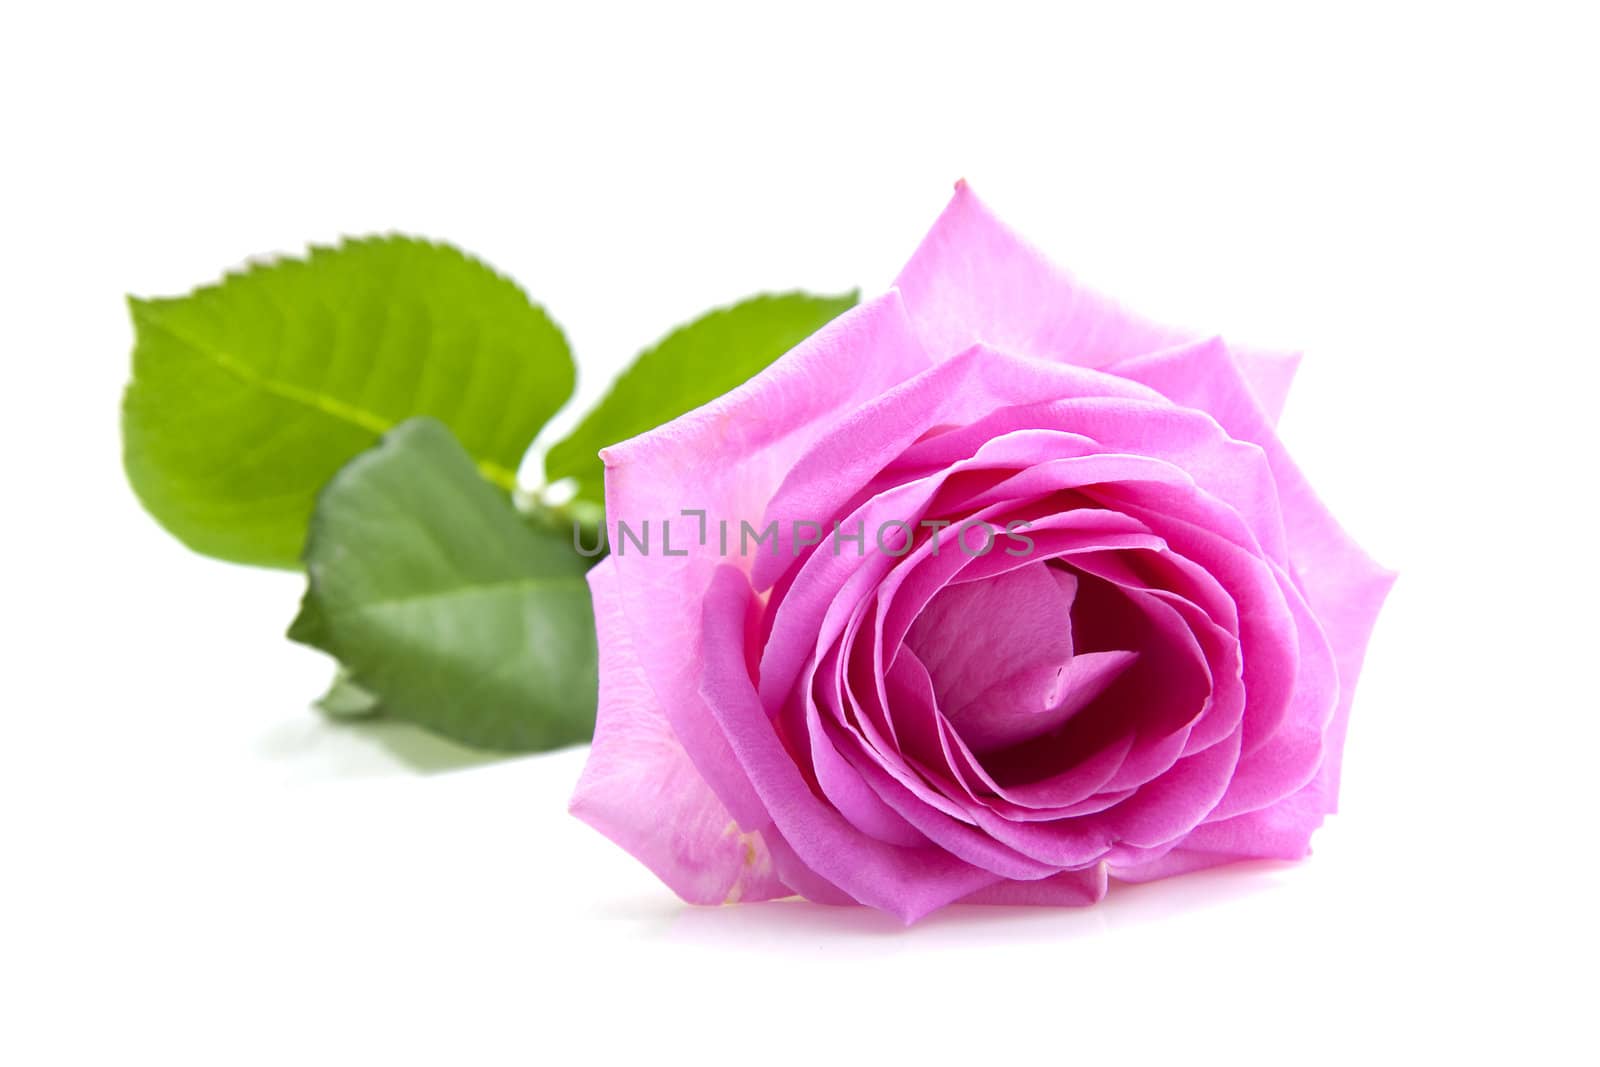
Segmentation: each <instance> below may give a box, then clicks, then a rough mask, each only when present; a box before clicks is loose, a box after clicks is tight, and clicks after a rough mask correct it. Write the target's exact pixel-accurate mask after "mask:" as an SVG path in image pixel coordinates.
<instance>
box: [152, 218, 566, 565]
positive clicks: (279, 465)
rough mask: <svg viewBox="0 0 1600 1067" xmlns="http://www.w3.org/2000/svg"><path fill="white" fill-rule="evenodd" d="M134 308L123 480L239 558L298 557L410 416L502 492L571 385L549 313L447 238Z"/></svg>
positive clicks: (279, 270) (161, 514) (355, 252)
mask: <svg viewBox="0 0 1600 1067" xmlns="http://www.w3.org/2000/svg"><path fill="white" fill-rule="evenodd" d="M129 303H130V308H131V310H132V313H133V322H134V329H135V333H136V342H135V347H134V352H133V381H132V382H131V383H130V384H129V386H128V391H127V395H126V397H125V398H124V401H123V420H122V431H123V461H124V464H125V466H126V468H127V472H128V478H129V480H130V481H131V482H132V483H133V488H134V491H135V492H137V493H138V495H139V499H140V500H141V501H143V503H144V506H145V507H146V508H147V509H148V510H149V511H150V513H151V514H152V515H154V516H155V517H156V519H157V520H159V521H160V522H161V524H162V525H163V526H165V527H166V528H167V529H168V530H170V531H171V532H172V533H173V534H174V535H176V536H177V537H178V538H179V539H180V540H181V541H183V542H184V543H185V544H187V545H188V546H189V547H191V548H193V549H195V550H196V551H199V552H204V553H206V554H208V555H212V556H217V557H220V558H222V559H228V560H235V561H237V562H241V563H258V564H265V565H269V566H278V567H293V566H295V565H296V564H297V563H298V561H299V557H300V550H301V547H302V545H303V544H304V541H305V532H306V522H307V520H308V519H309V517H310V515H311V508H312V504H313V501H314V500H315V498H316V494H317V491H318V490H319V489H321V488H322V486H323V485H324V484H325V483H326V482H327V480H328V479H329V478H330V477H331V476H332V475H333V473H334V472H335V471H337V470H338V469H339V468H340V467H341V466H342V465H343V464H344V463H345V462H346V461H347V460H349V459H350V457H352V456H354V455H356V454H357V453H358V452H361V451H362V450H363V449H366V448H368V447H370V446H371V445H372V444H373V443H374V442H375V441H377V439H378V437H379V436H380V435H382V434H383V433H384V432H386V431H387V430H389V429H390V428H391V427H393V426H394V425H396V424H397V423H399V422H401V421H403V420H405V419H407V418H410V417H411V416H413V415H432V416H434V417H436V418H438V419H440V420H441V421H443V422H445V423H446V424H448V425H449V426H450V427H451V429H452V430H453V431H454V432H455V434H456V436H457V438H458V439H459V440H460V441H461V442H462V444H463V445H464V446H465V448H466V450H467V452H468V453H469V454H470V455H471V456H472V458H473V460H474V462H475V463H476V465H477V468H478V470H479V471H480V472H481V473H482V474H483V475H484V476H485V477H487V478H488V479H489V480H490V481H493V482H495V483H496V484H498V485H500V486H501V487H502V488H505V489H510V488H511V487H512V485H513V484H514V481H515V475H516V469H517V466H518V464H519V463H520V462H521V460H522V456H523V454H524V453H525V452H526V451H527V448H528V445H529V444H530V443H531V442H532V440H533V437H534V435H535V434H536V433H538V431H539V428H540V427H541V426H543V425H544V423H545V422H546V421H547V420H548V419H549V417H550V416H551V415H552V414H554V413H555V411H556V409H557V408H559V407H560V406H561V405H562V404H563V403H564V402H565V401H566V399H567V398H568V397H569V396H570V395H571V393H572V384H573V366H572V358H571V355H570V353H569V352H568V349H567V343H566V340H565V339H564V338H563V337H562V335H561V331H560V330H559V329H557V328H556V326H555V325H554V323H552V322H551V321H550V319H549V318H548V317H547V316H546V315H545V313H544V311H543V310H542V309H540V308H539V307H537V306H536V305H534V304H532V303H530V302H529V301H528V298H527V296H526V295H525V294H524V293H523V292H522V290H521V289H519V288H518V287H517V286H516V285H515V284H514V283H513V282H511V281H509V280H507V279H506V278H503V277H501V276H500V275H498V274H496V273H495V272H494V271H492V270H490V269H489V268H488V267H486V266H484V265H483V264H482V263H480V262H479V261H477V260H475V259H472V258H471V257H469V256H466V255H464V254H463V253H461V252H459V251H457V250H456V249H454V248H451V247H448V246H446V245H439V244H431V243H428V242H425V241H419V240H414V239H411V238H404V237H377V238H367V239H362V240H353V241H348V242H346V243H344V244H342V245H340V246H339V247H338V248H332V249H330V248H318V249H313V250H312V252H311V254H310V256H309V258H307V259H304V260H299V259H284V260H279V261H277V262H273V263H270V264H266V265H258V266H253V267H251V268H249V269H247V270H245V271H244V272H242V273H238V274H233V275H229V276H228V277H227V278H225V279H224V280H223V281H222V282H221V283H220V284H218V285H214V286H208V287H206V288H202V289H197V290H196V291H194V292H193V293H191V294H190V295H188V296H185V297H180V298H176V299H163V300H131V301H130V302H129Z"/></svg>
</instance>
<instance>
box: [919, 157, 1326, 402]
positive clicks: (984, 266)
mask: <svg viewBox="0 0 1600 1067" xmlns="http://www.w3.org/2000/svg"><path fill="white" fill-rule="evenodd" d="M895 285H896V286H897V287H898V288H899V289H900V291H901V293H902V294H903V295H904V297H905V301H906V308H907V309H908V310H909V312H910V314H911V318H912V321H913V322H914V323H916V328H917V335H918V336H919V337H921V338H922V343H923V345H924V347H925V348H926V349H927V351H928V353H929V355H931V356H932V357H933V358H934V359H935V360H939V359H948V358H949V357H951V356H953V355H955V354H956V353H957V352H960V351H962V350H964V349H966V348H967V347H968V346H970V345H973V344H976V343H979V342H982V343H984V344H988V345H993V346H994V347H996V348H1000V349H1004V350H1005V351H1008V352H1012V353H1015V354H1016V355H1021V356H1032V357H1034V358H1038V359H1052V360H1060V361H1062V362H1067V363H1076V364H1080V365H1082V366H1085V367H1105V366H1108V365H1109V364H1112V363H1115V362H1116V361H1118V360H1120V359H1127V358H1130V357H1134V356H1139V355H1143V354H1144V353H1147V352H1153V351H1156V350H1158V349H1162V348H1167V347H1169V346H1171V345H1175V344H1181V343H1183V342H1186V341H1192V340H1195V339H1196V338H1197V337H1200V336H1203V334H1202V333H1199V332H1197V331H1193V330H1182V329H1177V328H1174V327H1169V326H1163V325H1160V324H1158V323H1154V322H1150V321H1148V320H1146V319H1144V318H1142V317H1140V316H1137V315H1135V314H1133V313H1132V312H1129V311H1127V310H1126V309H1124V308H1123V307H1121V306H1120V305H1119V304H1117V303H1116V302H1115V301H1114V300H1112V299H1110V298H1109V297H1107V296H1104V295H1102V294H1100V293H1098V292H1096V291H1094V290H1093V289H1091V288H1089V287H1088V286H1085V285H1083V284H1082V283H1080V282H1079V281H1077V280H1076V279H1075V278H1073V277H1072V276H1071V275H1070V274H1068V273H1067V272H1066V271H1064V270H1062V269H1060V268H1059V267H1057V266H1055V265H1054V264H1053V263H1051V262H1050V261H1049V260H1047V259H1046V258H1045V257H1044V256H1043V255H1042V254H1041V253H1039V252H1038V251H1037V250H1035V249H1034V248H1033V247H1032V246H1031V245H1029V244H1028V243H1027V242H1026V241H1024V240H1023V239H1022V238H1020V237H1019V236H1017V235H1016V234H1015V233H1014V232H1013V231H1012V230H1011V229H1010V228H1009V227H1007V226H1006V225H1005V224H1004V223H1002V222H1000V220H999V219H997V218H995V216H994V215H993V214H991V213H990V211H989V209H988V208H987V207H985V206H984V205H983V203H982V202H981V201H979V199H978V197H977V196H976V195H975V194H974V193H973V192H972V190H971V189H970V188H968V186H967V184H966V183H965V182H960V183H958V184H957V185H956V191H955V195H954V196H953V197H952V198H951V200H950V203H949V205H948V206H947V207H946V208H945V210H944V213H943V214H942V215H940V216H939V219H938V221H936V222H935V223H934V224H933V229H931V230H930V231H929V232H928V235H927V236H926V237H924V238H923V240H922V244H921V245H919V246H918V247H917V250H916V252H915V253H914V254H913V255H912V257H911V261H910V262H909V263H907V264H906V266H905V268H904V269H903V270H902V271H901V272H900V277H899V278H898V279H897V280H896V281H895ZM1238 353H1239V359H1240V363H1241V365H1242V367H1243V369H1244V372H1245V374H1246V376H1247V378H1248V379H1249V382H1250V387H1251V389H1252V390H1253V392H1254V393H1255V395H1256V397H1257V398H1258V399H1259V400H1260V402H1261V404H1262V406H1263V408H1264V410H1265V411H1266V412H1268V413H1269V418H1270V419H1271V420H1272V421H1273V422H1276V421H1277V418H1278V415H1279V413H1280V412H1281V411H1282V410H1283V402H1284V399H1285V398H1286V397H1287V395H1288V391H1289V383H1290V381H1291V380H1292V379H1293V377H1294V371H1295V367H1296V365H1297V364H1298V362H1299V355H1298V353H1292V352H1277V351H1272V350H1268V349H1256V348H1247V349H1245V348H1242V349H1238Z"/></svg>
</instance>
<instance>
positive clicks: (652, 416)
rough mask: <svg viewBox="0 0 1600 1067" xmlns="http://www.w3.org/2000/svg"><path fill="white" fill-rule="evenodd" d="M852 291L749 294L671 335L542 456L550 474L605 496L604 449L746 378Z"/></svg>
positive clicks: (585, 492) (587, 495) (848, 300)
mask: <svg viewBox="0 0 1600 1067" xmlns="http://www.w3.org/2000/svg"><path fill="white" fill-rule="evenodd" d="M856 296H857V294H855V293H847V294H845V295H844V296H831V297H828V296H812V295H810V294H807V293H783V294H780V295H770V294H769V295H762V296H755V297H751V298H750V299H748V300H745V301H743V302H742V303H738V304H734V305H733V306H732V307H726V308H719V309H718V310H716V311H712V312H710V313H708V314H706V315H703V316H701V317H700V318H698V319H696V320H695V321H694V322H691V323H689V324H688V325H687V326H680V327H679V328H678V329H676V330H674V331H673V332H672V333H670V334H668V335H667V336H666V337H665V338H663V339H662V341H661V342H660V343H659V344H657V345H656V346H655V347H654V348H651V349H648V350H647V351H645V352H643V353H642V354H640V355H639V357H638V358H637V359H635V360H634V361H633V365H632V366H630V367H629V368H628V369H627V370H626V371H624V372H623V373H622V376H621V377H620V378H618V379H617V381H616V384H614V385H613V386H612V387H611V391H610V392H608V393H607V394H606V395H605V398H604V399H602V400H601V401H600V403H599V405H598V406H597V407H596V408H595V409H594V410H593V411H591V412H589V414H588V415H587V416H586V417H585V418H584V420H583V421H582V422H581V423H579V424H578V427H577V429H575V430H573V431H572V432H571V433H570V434H568V435H567V437H566V438H565V439H564V440H562V441H560V442H559V443H557V444H555V445H553V446H552V447H551V448H550V451H549V453H548V454H547V455H546V456H545V460H544V470H545V477H546V478H547V479H548V480H549V481H551V482H555V481H559V480H561V479H564V478H575V479H577V483H578V498H579V499H580V500H589V501H601V500H603V499H604V496H605V492H604V474H605V472H604V469H603V467H602V465H601V463H600V458H599V455H598V453H599V451H600V449H602V448H604V447H605V446H606V445H610V444H615V443H616V442H618V441H623V440H626V439H627V438H629V437H633V436H634V435H636V434H641V433H644V432H645V431H646V430H651V429H654V428H655V427H657V426H659V425H661V424H662V423H664V422H667V421H668V420H670V419H675V418H677V417H678V416H679V415H682V414H683V413H684V412H686V411H690V410H692V409H694V408H697V407H699V406H700V405H701V404H704V403H706V402H707V401H709V400H714V399H716V398H717V397H719V396H721V395H722V394H723V393H726V392H727V391H728V390H730V389H733V388H735V387H737V386H739V385H742V384H744V382H746V381H747V380H749V379H750V378H751V377H753V376H754V375H755V374H756V373H757V372H759V371H761V370H762V369H763V368H765V367H766V366H767V365H768V364H769V363H771V362H772V361H773V360H775V359H777V358H778V357H779V356H781V355H783V354H784V353H785V352H787V351H789V349H791V348H793V347H794V346H795V345H797V344H799V343H800V342H801V341H803V340H805V339H806V338H807V337H810V336H811V335H812V334H813V333H815V332H816V331H817V330H818V329H819V328H821V327H822V326H823V325H825V324H826V323H827V322H829V321H830V320H832V319H833V318H834V317H836V316H838V315H839V314H840V313H842V312H844V311H846V310H848V309H849V308H851V307H853V306H854V305H855V302H856Z"/></svg>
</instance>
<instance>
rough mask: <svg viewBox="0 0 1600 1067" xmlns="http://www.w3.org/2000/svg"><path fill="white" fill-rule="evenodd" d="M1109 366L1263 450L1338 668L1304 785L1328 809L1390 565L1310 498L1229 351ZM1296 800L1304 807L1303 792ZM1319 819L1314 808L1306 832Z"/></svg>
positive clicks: (1293, 553) (1297, 563) (1205, 350)
mask: <svg viewBox="0 0 1600 1067" xmlns="http://www.w3.org/2000/svg"><path fill="white" fill-rule="evenodd" d="M1110 369H1111V370H1112V371H1113V372H1114V373H1117V374H1122V375H1124V376H1126V377H1129V378H1132V379H1133V380H1135V381H1139V382H1143V383H1144V384H1146V385H1149V386H1150V387H1151V388H1153V389H1157V390H1159V391H1160V392H1162V393H1164V394H1165V395H1166V396H1168V397H1169V398H1171V399H1172V400H1173V401H1175V402H1176V403H1179V404H1184V405H1187V406H1190V407H1195V408H1199V409H1200V410H1202V411H1205V412H1208V413H1209V414H1210V415H1211V416H1212V417H1213V418H1215V419H1216V420H1217V422H1218V423H1220V424H1221V426H1222V428H1223V429H1224V430H1226V431H1227V432H1228V433H1229V435H1230V436H1232V437H1235V438H1237V439H1239V440H1241V441H1249V442H1252V443H1253V444H1257V445H1260V446H1261V448H1262V450H1263V451H1265V452H1266V455H1267V462H1268V464H1269V465H1270V466H1271V468H1272V475H1273V478H1274V480H1276V482H1277V484H1278V495H1279V499H1280V500H1281V501H1282V505H1283V519H1284V533H1285V536H1286V537H1287V538H1288V543H1289V558H1290V560H1291V562H1292V564H1293V570H1294V576H1295V578H1296V580H1297V581H1298V582H1299V584H1300V587H1301V588H1302V589H1303V590H1304V592H1305V597H1306V602H1307V603H1308V604H1309V605H1310V606H1311V610H1312V611H1313V612H1314V613H1315V615H1316V617H1317V621H1318V622H1319V623H1321V625H1322V627H1323V630H1324V632H1325V633H1326V635H1327V638H1328V643H1329V645H1331V646H1332V648H1333V655H1334V661H1335V663H1336V665H1337V667H1338V673H1339V701H1338V704H1337V705H1336V707H1335V710H1334V714H1333V720H1332V722H1331V723H1330V724H1329V726H1328V728H1327V731H1326V733H1325V734H1324V756H1323V762H1322V769H1321V770H1320V771H1319V772H1318V775H1317V779H1316V780H1315V781H1313V782H1312V783H1311V785H1310V786H1308V787H1307V788H1311V789H1315V790H1316V791H1317V792H1318V793H1319V795H1320V796H1321V798H1322V801H1323V803H1324V804H1325V805H1326V806H1325V807H1324V808H1323V813H1329V812H1332V811H1334V810H1335V806H1336V803H1335V802H1336V801H1337V799H1338V787H1339V765H1340V759H1341V756H1342V754H1343V750H1344V735H1345V729H1346V726H1347V724H1348V721H1349V716H1350V701H1351V698H1352V697H1353V696H1354V695H1355V689H1356V680H1357V679H1358V678H1359V677H1360V674H1361V661H1362V659H1363V658H1364V657H1365V655H1366V651H1367V640H1368V638H1370V637H1371V636H1372V627H1373V625H1374V623H1376V621H1377V618H1378V611H1379V609H1380V608H1382V607H1383V601H1384V598H1385V597H1387V596H1388V595H1389V587H1390V586H1391V585H1393V584H1394V579H1395V575H1394V572H1393V571H1390V570H1387V569H1385V568H1383V567H1380V566H1379V565H1378V564H1377V563H1376V562H1374V561H1373V559H1372V557H1370V556H1368V555H1367V554H1366V552H1364V551H1363V550H1362V548H1361V546H1360V545H1358V544H1356V542H1355V541H1354V540H1353V539H1352V538H1351V537H1350V535H1349V534H1347V533H1345V531H1344V528H1343V527H1341V526H1340V525H1339V523H1338V520H1336V519H1335V518H1334V517H1333V515H1332V514H1331V513H1330V512H1329V511H1328V509H1327V508H1326V507H1325V506H1324V505H1323V503H1322V501H1321V500H1319V499H1318V498H1317V494H1316V493H1315V491H1313V490H1312V488H1311V485H1310V483H1309V482H1307V481H1306V478H1305V475H1303V474H1301V473H1300V468H1299V467H1297V466H1295V463H1294V460H1293V459H1291V458H1290V457H1289V453H1288V450H1287V449H1285V448H1284V447H1283V442H1282V441H1280V440H1279V439H1278V435H1277V432H1276V431H1275V430H1274V429H1273V428H1272V426H1271V425H1270V424H1269V422H1268V421H1267V417H1266V414H1265V413H1264V412H1263V411H1262V410H1261V407H1260V405H1259V404H1258V403H1257V402H1256V399H1255V397H1254V396H1253V395H1252V394H1251V392H1250V390H1249V388H1248V386H1247V385H1246V384H1245V381H1244V378H1243V375H1242V373H1241V372H1240V369H1239V366H1238V364H1237V362H1236V361H1235V360H1233V359H1230V358H1229V350H1228V349H1226V348H1224V347H1222V346H1220V345H1202V346H1195V347H1189V348H1184V349H1170V350H1168V351H1165V352H1158V353H1154V354H1151V355H1147V356H1143V357H1140V358H1138V359H1132V360H1128V361H1126V362H1123V363H1121V364H1118V365H1117V366H1115V367H1113V368H1110ZM1297 795H1298V794H1297ZM1290 799H1293V798H1290ZM1302 807H1304V809H1305V810H1306V811H1309V810H1310V806H1306V805H1304V798H1302ZM1269 810H1270V809H1269ZM1227 821H1228V822H1233V821H1234V820H1227ZM1320 822H1321V815H1320V814H1319V815H1317V816H1316V823H1313V824H1312V827H1310V828H1308V829H1307V831H1306V832H1307V834H1308V835H1309V833H1310V829H1311V828H1314V827H1315V825H1316V824H1317V823H1320Z"/></svg>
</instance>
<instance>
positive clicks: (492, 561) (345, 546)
mask: <svg viewBox="0 0 1600 1067" xmlns="http://www.w3.org/2000/svg"><path fill="white" fill-rule="evenodd" d="M587 563H588V561H587V560H585V559H584V558H583V557H582V556H580V555H578V554H577V553H576V552H574V551H573V550H572V546H571V535H570V533H567V534H566V535H564V536H563V535H558V534H556V533H554V532H548V531H540V530H537V529H533V528H530V527H529V526H528V524H527V523H526V522H524V521H523V520H522V518H521V517H520V516H519V515H518V514H517V513H516V511H515V509H514V508H513V507H512V506H511V502H510V501H509V500H508V499H507V498H506V495H505V494H504V493H502V492H500V491H499V490H498V489H496V488H495V487H494V486H492V485H490V484H489V483H488V482H486V481H484V480H483V479H482V478H481V477H480V476H479V474H478V471H477V470H476V468H475V466H474V464H473V462H472V459H471V457H470V456H468V455H467V453H466V452H465V451H463V450H462V448H461V446H460V445H459V444H457V443H456V441H455V440H454V439H453V438H452V437H451V435H450V432H449V430H447V429H446V428H445V427H444V426H443V425H441V424H440V423H438V422H436V421H434V420H432V419H412V420H410V421H408V422H406V423H403V424H401V425H400V426H399V427H397V428H396V429H394V430H392V431H391V432H390V433H389V434H388V435H387V436H385V437H384V438H383V441H382V442H381V443H380V444H379V445H378V446H377V447H376V448H373V449H371V450H370V451H367V452H364V453H362V454H361V455H359V456H357V457H356V458H355V459H353V460H351V461H350V463H349V464H347V465H346V466H345V467H344V468H343V469H342V470H341V471H339V473H338V474H337V475H335V476H334V478H333V480H332V481H331V482H329V484H328V487H327V489H326V490H324V491H323V493H322V495H321V497H320V498H319V499H318V502H317V509H316V513H315V515H314V516H313V518H312V522H311V532H310V536H309V537H308V538H307V541H306V573H307V576H308V578H309V588H308V590H307V594H306V604H305V606H304V607H303V608H302V610H301V613H300V617H299V618H298V619H296V621H295V625H294V626H293V627H292V628H291V634H290V635H291V636H292V637H294V638H295V639H296V640H301V641H307V642H308V643H312V644H314V645H316V647H318V648H321V649H323V650H324V651H326V652H329V653H331V654H332V655H334V656H335V657H337V658H338V659H339V661H340V663H342V664H343V665H344V668H345V670H346V671H347V672H348V679H349V681H350V682H351V683H353V684H354V685H356V686H358V687H359V688H360V689H361V690H363V691H365V692H367V693H369V694H371V695H372V696H373V697H374V698H375V700H376V701H377V702H378V704H380V705H381V707H382V709H383V714H384V715H385V716H386V717H388V718H391V719H401V720H405V721H409V722H414V723H417V724H418V725H420V726H423V727H425V728H427V729H429V730H431V731H433V732H435V733H438V734H441V735H443V736H445V737H448V738H450V739H452V740H454V741H458V742H461V743H462V744H466V745H471V746H474V747H476V748H483V749H491V750H495V751H507V752H524V751H535V750H540V749H547V748H554V747H557V746H560V745H565V744H571V743H574V742H578V741H585V740H587V739H588V738H589V736H590V734H591V733H592V731H593V728H594V709H595V680H596V674H597V666H596V655H595V635H594V617H593V614H592V611H591V608H590V605H589V590H588V586H587V585H586V584H585V582H584V579H583V575H584V571H585V569H586V565H587Z"/></svg>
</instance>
